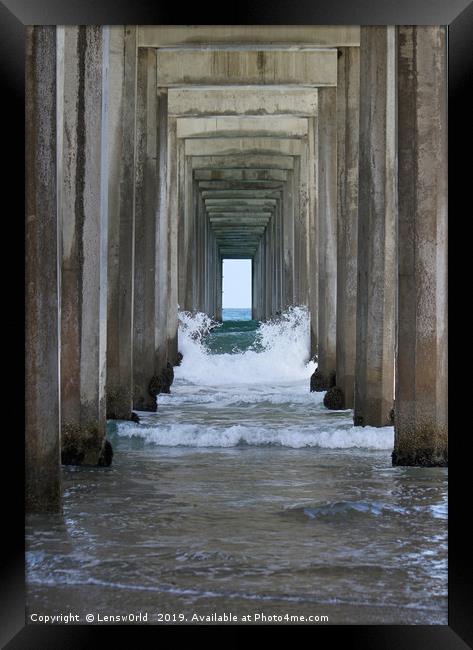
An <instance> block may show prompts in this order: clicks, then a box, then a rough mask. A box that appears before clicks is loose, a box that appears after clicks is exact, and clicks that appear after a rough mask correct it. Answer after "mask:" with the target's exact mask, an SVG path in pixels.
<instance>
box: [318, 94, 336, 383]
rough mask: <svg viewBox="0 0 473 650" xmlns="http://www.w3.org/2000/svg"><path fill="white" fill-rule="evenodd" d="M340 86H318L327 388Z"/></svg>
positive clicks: (322, 344)
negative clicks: (338, 96)
mask: <svg viewBox="0 0 473 650" xmlns="http://www.w3.org/2000/svg"><path fill="white" fill-rule="evenodd" d="M336 120H337V89H336V88H324V89H319V115H318V119H317V130H318V136H317V146H318V179H317V208H316V209H317V227H316V237H317V280H318V300H317V318H318V335H317V363H318V371H319V373H320V376H321V378H322V382H323V384H324V386H325V389H326V388H328V387H329V386H330V384H331V378H332V377H333V375H334V374H335V370H336V328H337V121H336Z"/></svg>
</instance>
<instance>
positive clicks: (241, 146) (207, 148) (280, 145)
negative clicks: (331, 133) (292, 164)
mask: <svg viewBox="0 0 473 650" xmlns="http://www.w3.org/2000/svg"><path fill="white" fill-rule="evenodd" d="M304 146H305V143H304V141H303V140H302V139H294V138H287V139H286V138H279V139H277V138H270V137H268V138H258V137H252V138H200V139H189V140H186V156H231V155H235V154H244V155H248V154H254V153H260V154H261V153H265V154H268V153H269V154H277V155H282V156H300V155H301V153H302V152H303V150H304Z"/></svg>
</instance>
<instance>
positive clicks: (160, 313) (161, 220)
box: [155, 88, 169, 369]
mask: <svg viewBox="0 0 473 650" xmlns="http://www.w3.org/2000/svg"><path fill="white" fill-rule="evenodd" d="M167 107H168V100H167V90H166V89H163V88H160V89H158V144H157V152H158V153H157V157H158V161H157V162H158V192H159V196H158V231H157V261H156V264H157V267H156V270H157V282H156V298H155V305H156V310H157V316H156V364H157V368H158V369H161V368H165V367H166V364H167V362H168V346H167V313H168V312H167V310H168V263H169V262H168V259H169V241H168V216H167V215H168V211H167V186H166V183H167V147H168V138H167V130H168V127H167V125H168V112H167Z"/></svg>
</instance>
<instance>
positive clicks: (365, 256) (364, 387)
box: [354, 27, 397, 427]
mask: <svg viewBox="0 0 473 650" xmlns="http://www.w3.org/2000/svg"><path fill="white" fill-rule="evenodd" d="M395 79H396V75H395V28H394V27H362V28H361V46H360V150H359V166H360V169H359V203H358V208H359V212H358V290H357V313H356V320H357V323H356V364H355V414H354V423H355V425H362V426H364V425H371V426H377V427H380V426H385V425H389V424H391V419H390V411H391V409H392V406H393V391H394V376H393V375H394V343H395V342H394V308H395V287H396V243H395V242H396V238H395V222H396V215H397V173H396V167H397V157H396V101H395V100H396V88H395Z"/></svg>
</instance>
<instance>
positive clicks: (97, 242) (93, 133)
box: [58, 26, 108, 465]
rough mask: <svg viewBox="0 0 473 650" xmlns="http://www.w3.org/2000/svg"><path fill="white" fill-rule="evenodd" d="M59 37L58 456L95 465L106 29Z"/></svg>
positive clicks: (101, 354) (103, 286)
mask: <svg viewBox="0 0 473 650" xmlns="http://www.w3.org/2000/svg"><path fill="white" fill-rule="evenodd" d="M63 34H64V40H63V42H62V43H61V44H60V45H58V49H59V51H61V50H62V53H61V54H62V57H63V65H62V66H61V71H60V75H61V86H62V91H63V93H64V95H63V98H61V101H62V102H63V106H62V111H61V114H60V116H59V118H60V120H59V128H60V130H61V131H62V129H63V134H64V135H63V136H62V133H61V144H62V147H61V152H60V157H59V164H58V183H59V187H60V200H59V201H58V206H59V211H60V218H61V234H62V238H61V249H62V260H61V368H62V369H63V372H62V373H61V448H62V451H61V453H62V462H63V463H65V464H68V465H83V464H84V465H98V464H99V461H100V458H101V456H103V450H104V445H105V425H106V421H105V376H106V360H105V348H106V328H105V315H106V305H107V228H108V224H107V219H108V205H107V198H108V197H107V191H103V185H104V184H105V188H106V183H107V168H106V165H104V157H105V154H104V153H103V152H106V150H107V124H106V113H107V110H108V93H107V89H106V81H107V72H108V51H106V52H105V56H104V48H106V50H108V29H107V28H105V29H103V30H102V28H101V27H85V26H82V27H66V28H64V32H63ZM104 176H105V177H104Z"/></svg>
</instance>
